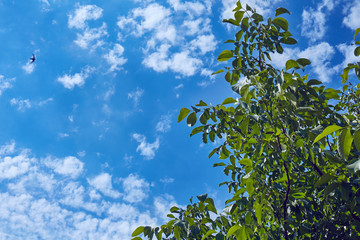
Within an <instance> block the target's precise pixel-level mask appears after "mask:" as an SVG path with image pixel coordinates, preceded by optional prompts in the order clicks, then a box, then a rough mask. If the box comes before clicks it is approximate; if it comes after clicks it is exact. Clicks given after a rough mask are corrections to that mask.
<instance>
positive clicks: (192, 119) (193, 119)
mask: <svg viewBox="0 0 360 240" xmlns="http://www.w3.org/2000/svg"><path fill="white" fill-rule="evenodd" d="M196 121H197V117H196V113H195V112H192V113H190V115H189V116H188V118H187V120H186V123H187V125H188V126H189V127H192V126H194V125H195V123H196Z"/></svg>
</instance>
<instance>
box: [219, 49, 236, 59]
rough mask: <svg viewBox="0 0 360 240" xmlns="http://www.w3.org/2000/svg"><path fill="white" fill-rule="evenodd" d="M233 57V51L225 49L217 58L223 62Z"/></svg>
mask: <svg viewBox="0 0 360 240" xmlns="http://www.w3.org/2000/svg"><path fill="white" fill-rule="evenodd" d="M232 57H233V53H232V52H231V51H229V50H224V51H222V52H221V53H220V54H219V56H218V58H217V60H218V61H219V62H223V61H227V60H229V59H230V58H232Z"/></svg>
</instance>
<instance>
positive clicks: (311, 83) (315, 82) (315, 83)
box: [306, 79, 322, 86]
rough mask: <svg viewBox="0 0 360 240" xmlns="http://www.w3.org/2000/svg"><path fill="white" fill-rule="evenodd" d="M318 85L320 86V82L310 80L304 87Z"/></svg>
mask: <svg viewBox="0 0 360 240" xmlns="http://www.w3.org/2000/svg"><path fill="white" fill-rule="evenodd" d="M319 84H322V82H321V81H319V80H316V79H311V80H309V81H308V82H307V83H306V85H308V86H312V85H319Z"/></svg>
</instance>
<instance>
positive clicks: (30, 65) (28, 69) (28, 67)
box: [21, 62, 35, 74]
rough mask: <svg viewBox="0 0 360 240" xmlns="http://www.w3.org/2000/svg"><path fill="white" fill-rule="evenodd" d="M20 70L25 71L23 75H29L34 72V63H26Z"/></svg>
mask: <svg viewBox="0 0 360 240" xmlns="http://www.w3.org/2000/svg"><path fill="white" fill-rule="evenodd" d="M21 68H22V69H23V70H24V71H25V73H27V74H31V73H32V72H33V71H34V69H35V63H30V62H27V63H26V64H25V65H23V66H22V67H21Z"/></svg>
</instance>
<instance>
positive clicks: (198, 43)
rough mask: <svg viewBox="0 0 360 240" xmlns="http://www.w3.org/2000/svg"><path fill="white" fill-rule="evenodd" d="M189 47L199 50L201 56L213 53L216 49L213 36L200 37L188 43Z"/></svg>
mask: <svg viewBox="0 0 360 240" xmlns="http://www.w3.org/2000/svg"><path fill="white" fill-rule="evenodd" d="M190 45H191V46H193V47H194V48H198V49H200V52H201V54H205V53H208V52H213V51H215V49H216V45H217V41H216V39H215V36H214V35H213V34H210V35H200V36H198V37H197V38H196V39H194V40H192V41H191V42H190Z"/></svg>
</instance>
